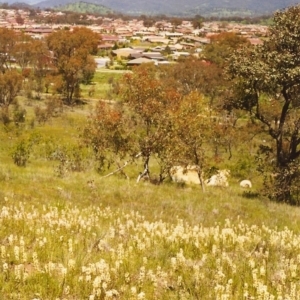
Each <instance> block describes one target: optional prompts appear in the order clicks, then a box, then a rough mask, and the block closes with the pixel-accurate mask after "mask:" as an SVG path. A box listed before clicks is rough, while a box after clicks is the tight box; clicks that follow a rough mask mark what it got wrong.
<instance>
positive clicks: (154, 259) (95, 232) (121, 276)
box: [0, 197, 300, 300]
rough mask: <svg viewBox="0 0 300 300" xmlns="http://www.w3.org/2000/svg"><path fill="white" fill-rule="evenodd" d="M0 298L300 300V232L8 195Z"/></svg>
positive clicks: (0, 222)
mask: <svg viewBox="0 0 300 300" xmlns="http://www.w3.org/2000/svg"><path fill="white" fill-rule="evenodd" d="M1 203H2V205H1V209H0V245H1V249H0V258H1V263H0V295H1V297H0V298H1V299H26V300H27V299H28V300H33V299H34V300H38V299H40V300H42V299H55V300H58V299H61V300H62V299H68V300H69V299H87V300H96V299H126V300H127V299H128V300H129V299H132V300H133V299H139V300H140V299H149V300H150V299H215V300H227V299H228V300H229V299H237V300H241V299H245V300H248V299H255V300H259V299H264V300H266V299H274V300H275V299H278V300H279V299H300V280H299V279H300V235H298V234H295V233H294V232H293V231H292V230H290V229H288V228H287V227H286V228H283V229H278V228H270V227H269V226H267V225H247V224H246V223H245V222H243V219H242V218H241V217H237V218H235V219H234V220H231V219H230V218H226V219H224V220H223V221H220V222H216V223H215V224H214V225H213V226H204V225H203V224H201V223H199V224H193V225H191V224H189V223H188V222H187V221H185V220H183V219H180V218H179V217H175V216H174V221H173V222H169V221H163V220H162V219H159V218H157V219H156V220H151V221H150V220H147V218H146V217H145V216H144V215H142V214H141V213H139V212H138V211H137V210H127V211H125V210H123V209H120V208H111V207H110V206H108V205H102V204H97V205H94V204H90V205H86V206H85V207H81V208H79V207H77V206H76V205H74V204H72V203H71V202H64V204H61V203H60V204H59V203H57V204H56V205H55V204H44V203H41V204H39V203H35V204H33V203H32V202H28V203H27V202H25V201H24V202H22V201H13V199H10V198H9V197H4V199H3V202H1Z"/></svg>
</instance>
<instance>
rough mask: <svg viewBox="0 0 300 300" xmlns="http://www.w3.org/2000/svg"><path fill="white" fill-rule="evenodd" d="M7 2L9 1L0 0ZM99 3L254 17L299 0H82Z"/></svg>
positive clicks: (134, 9) (53, 0)
mask: <svg viewBox="0 0 300 300" xmlns="http://www.w3.org/2000/svg"><path fill="white" fill-rule="evenodd" d="M1 1H2V2H6V3H8V4H11V3H12V2H13V0H8V1H7V0H0V2H1ZM36 1H38V0H24V2H26V3H29V4H33V3H35V6H38V7H40V8H53V7H57V6H65V5H67V4H69V3H74V2H76V0H44V1H42V2H38V3H36ZM85 2H89V3H93V4H97V5H103V6H105V7H109V8H111V9H112V10H114V11H116V12H121V13H124V14H131V15H141V14H145V15H158V14H166V15H177V16H194V15H196V14H199V15H203V16H206V17H207V16H220V17H221V16H234V15H235V16H241V17H243V16H258V15H268V14H273V13H274V11H276V10H279V9H283V8H287V7H289V6H292V5H295V4H297V3H299V0H298V1H296V0H185V1H182V0H85Z"/></svg>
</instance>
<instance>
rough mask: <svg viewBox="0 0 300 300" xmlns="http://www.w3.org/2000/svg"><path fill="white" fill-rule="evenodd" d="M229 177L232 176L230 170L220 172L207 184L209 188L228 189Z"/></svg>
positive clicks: (207, 181) (208, 180)
mask: <svg viewBox="0 0 300 300" xmlns="http://www.w3.org/2000/svg"><path fill="white" fill-rule="evenodd" d="M229 176H230V170H219V171H218V174H215V175H212V176H211V177H210V178H209V179H207V180H205V184H206V185H207V186H220V187H228V186H229V183H228V177H229Z"/></svg>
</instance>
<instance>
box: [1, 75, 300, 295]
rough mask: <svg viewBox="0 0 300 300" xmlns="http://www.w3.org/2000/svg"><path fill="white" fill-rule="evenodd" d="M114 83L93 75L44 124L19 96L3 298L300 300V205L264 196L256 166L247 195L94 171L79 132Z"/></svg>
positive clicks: (6, 133)
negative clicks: (20, 162)
mask: <svg viewBox="0 0 300 300" xmlns="http://www.w3.org/2000/svg"><path fill="white" fill-rule="evenodd" d="M112 76H113V77H114V78H115V79H116V80H117V79H118V78H120V74H119V73H106V72H97V73H96V75H95V78H94V80H93V85H92V86H93V87H94V94H93V95H92V96H89V94H88V90H89V89H90V88H91V86H90V85H88V86H84V87H83V99H84V102H83V103H84V104H82V105H79V106H75V107H64V108H63V111H62V112H60V113H59V114H57V115H56V116H54V117H51V118H49V119H48V120H46V121H45V122H44V123H39V122H37V121H36V120H35V114H34V107H36V106H39V105H42V104H43V103H41V101H38V100H31V101H27V100H26V101H25V99H24V98H20V99H19V101H20V103H21V104H22V105H23V106H24V107H25V109H26V111H27V114H26V121H25V123H24V124H21V125H19V126H15V125H13V124H9V125H7V126H4V125H2V126H1V129H0V137H1V144H0V145H1V146H0V203H1V208H0V247H1V248H0V255H1V256H0V257H1V263H0V296H1V297H0V298H1V299H24V300H25V299H26V300H27V299H43V300H44V299H49V300H50V299H61V300H62V299H68V300H69V299H70V300H71V299H76V300H79V299H88V300H91V299H125V300H128V299H148V300H149V299H201V300H202V299H204V300H205V299H212V300H216V299H220V300H221V299H236V300H241V299H245V300H246V299H299V298H300V281H299V278H300V269H299V263H300V242H299V241H300V222H299V218H300V209H299V208H298V207H291V206H288V205H285V204H277V203H274V202H269V201H268V200H267V199H265V198H264V197H262V196H260V190H259V189H260V187H261V178H259V177H256V176H255V175H254V174H255V172H254V171H253V174H252V178H251V179H252V181H253V185H254V187H253V189H252V190H251V191H245V190H242V189H241V188H240V187H239V184H238V180H239V178H237V177H234V176H232V177H231V178H230V179H229V183H230V186H229V187H228V188H215V187H212V188H207V189H206V192H205V193H203V192H202V191H201V188H200V186H196V185H191V186H188V185H182V184H175V183H172V182H171V181H170V180H166V182H164V183H163V184H162V185H153V184H151V183H149V182H147V181H142V182H139V183H137V182H136V179H137V176H138V174H139V172H140V171H142V170H143V165H142V162H141V161H137V162H136V163H135V164H132V165H129V166H128V167H126V168H125V169H124V171H125V172H126V174H127V175H128V178H127V179H126V178H125V177H124V176H122V174H120V173H116V174H114V175H112V176H108V177H105V175H107V174H108V173H110V172H111V171H113V170H114V167H112V168H111V169H110V170H105V171H104V172H102V173H99V172H97V166H96V162H95V161H94V160H93V155H92V153H91V151H90V150H89V149H86V148H84V147H81V139H80V135H81V133H82V129H83V128H84V126H85V124H86V122H87V119H88V117H89V114H90V112H91V111H92V109H93V107H94V105H95V104H96V103H97V101H98V100H99V99H107V95H108V92H109V88H110V84H109V81H110V80H109V78H111V77H112ZM17 146H19V148H17ZM22 147H23V148H22ZM22 149H23V150H24V151H26V149H29V150H30V155H29V157H28V160H27V162H26V166H23V167H19V166H17V165H16V164H14V160H13V154H16V153H19V154H20V155H21V154H23V155H25V154H24V152H22V151H23V150H22ZM236 161H237V157H235V159H233V161H232V162H227V161H226V162H225V163H224V166H226V167H228V168H229V169H230V166H231V164H234V163H236ZM151 164H152V166H153V167H154V169H155V162H151ZM253 168H254V167H253Z"/></svg>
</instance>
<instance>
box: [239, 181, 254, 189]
mask: <svg viewBox="0 0 300 300" xmlns="http://www.w3.org/2000/svg"><path fill="white" fill-rule="evenodd" d="M240 187H242V188H252V183H251V181H250V180H248V179H245V180H242V181H241V182H240Z"/></svg>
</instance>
